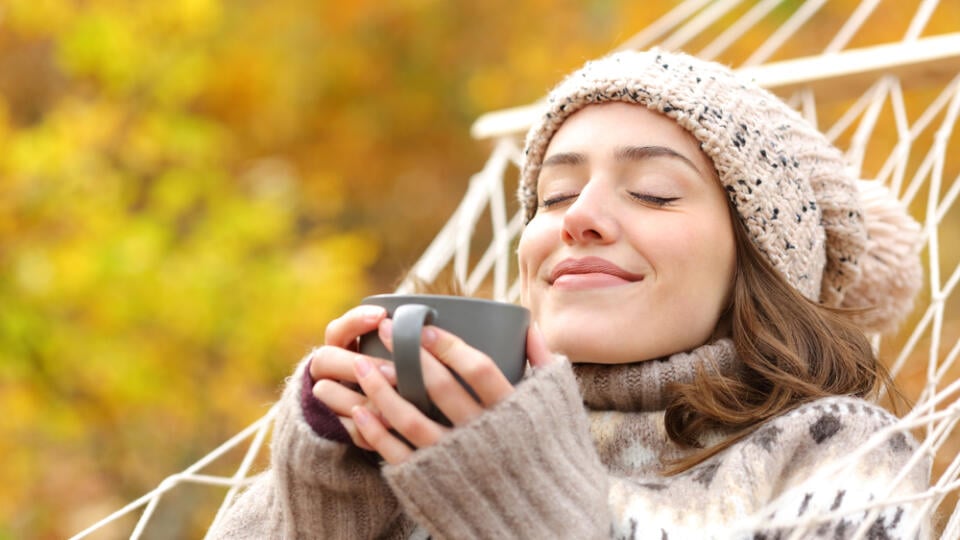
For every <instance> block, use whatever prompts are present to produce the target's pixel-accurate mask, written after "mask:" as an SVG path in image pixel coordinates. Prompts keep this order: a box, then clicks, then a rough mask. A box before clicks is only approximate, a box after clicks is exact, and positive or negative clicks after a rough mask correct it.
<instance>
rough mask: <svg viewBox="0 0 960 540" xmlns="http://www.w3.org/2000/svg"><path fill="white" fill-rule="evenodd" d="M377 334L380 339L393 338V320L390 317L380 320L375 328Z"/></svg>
mask: <svg viewBox="0 0 960 540" xmlns="http://www.w3.org/2000/svg"><path fill="white" fill-rule="evenodd" d="M377 334H378V335H379V336H380V340H381V341H384V342H387V341H390V340H391V339H392V338H393V321H391V320H390V319H384V320H382V321H380V326H379V328H377Z"/></svg>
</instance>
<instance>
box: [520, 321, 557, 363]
mask: <svg viewBox="0 0 960 540" xmlns="http://www.w3.org/2000/svg"><path fill="white" fill-rule="evenodd" d="M527 358H528V359H529V360H530V366H531V367H535V368H540V367H546V366H549V365H550V364H552V363H554V362H555V361H556V360H555V359H554V357H553V353H552V352H550V348H549V347H547V340H546V339H544V337H543V333H542V332H540V326H538V325H537V323H533V324H531V325H530V328H528V329H527Z"/></svg>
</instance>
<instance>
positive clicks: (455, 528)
mask: <svg viewBox="0 0 960 540" xmlns="http://www.w3.org/2000/svg"><path fill="white" fill-rule="evenodd" d="M384 475H385V476H386V478H387V481H388V482H389V484H390V486H391V487H392V488H393V491H394V493H395V494H396V495H397V497H398V498H399V500H400V501H401V503H402V505H403V508H404V510H405V511H406V512H407V513H408V514H409V515H410V516H411V517H412V518H413V519H414V520H415V521H417V522H418V523H420V524H421V525H423V526H424V527H425V528H426V529H427V530H428V531H429V532H430V533H431V536H432V537H433V538H458V539H459V538H580V539H590V538H605V537H607V536H608V534H609V530H610V511H609V508H608V505H607V489H608V485H607V471H606V470H605V468H604V466H603V464H602V463H601V462H600V458H599V456H598V455H597V452H596V450H595V448H594V445H593V442H592V439H591V437H590V432H589V425H588V421H587V416H586V414H585V412H584V408H583V405H582V398H581V397H580V393H579V390H578V388H577V384H576V380H575V379H574V377H573V373H572V371H571V369H570V365H569V363H567V362H557V363H555V364H552V365H551V366H548V367H546V368H543V369H541V370H538V371H537V372H535V373H534V375H533V376H531V377H529V378H527V379H525V380H524V381H523V382H521V383H520V384H519V385H518V386H517V389H516V391H515V392H514V393H513V394H512V395H511V396H510V397H508V398H507V399H505V400H504V401H503V402H501V403H499V404H497V405H496V406H495V407H493V408H492V409H490V410H489V411H487V412H486V413H485V414H483V415H482V416H481V417H479V418H478V419H476V420H475V421H473V422H472V423H470V424H468V425H466V426H461V427H459V428H457V429H455V430H453V431H452V432H450V433H449V434H448V435H447V436H446V437H444V439H443V440H441V441H440V442H439V443H438V444H436V445H434V446H431V447H428V448H423V449H420V450H418V451H417V452H415V453H414V455H413V457H411V459H410V460H408V461H406V462H404V463H402V464H399V465H392V466H388V467H386V468H385V469H384Z"/></svg>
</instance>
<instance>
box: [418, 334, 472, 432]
mask: <svg viewBox="0 0 960 540" xmlns="http://www.w3.org/2000/svg"><path fill="white" fill-rule="evenodd" d="M420 365H421V369H422V370H423V384H424V386H426V388H427V395H429V396H430V400H431V401H432V402H433V403H434V404H435V405H436V406H437V408H438V409H440V411H441V412H443V414H444V416H446V417H447V418H448V419H449V420H450V421H451V422H453V424H454V425H457V426H459V425H463V424H466V423H467V422H469V421H471V420H473V419H474V418H476V417H478V416H480V415H481V414H483V406H482V405H481V404H480V403H478V402H477V400H476V398H474V397H473V396H472V395H470V393H469V392H467V389H466V388H464V387H463V385H462V384H460V381H458V380H457V379H456V378H455V377H454V376H453V373H452V372H451V371H450V369H449V368H447V366H445V365H443V364H441V363H440V361H439V360H437V359H436V358H434V357H433V355H432V354H430V353H429V352H427V351H426V350H424V349H421V350H420Z"/></svg>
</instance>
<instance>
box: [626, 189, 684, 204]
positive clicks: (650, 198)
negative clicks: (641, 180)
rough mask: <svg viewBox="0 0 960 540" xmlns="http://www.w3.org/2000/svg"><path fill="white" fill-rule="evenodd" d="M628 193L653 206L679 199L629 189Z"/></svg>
mask: <svg viewBox="0 0 960 540" xmlns="http://www.w3.org/2000/svg"><path fill="white" fill-rule="evenodd" d="M629 193H630V196H631V197H633V198H634V199H636V200H638V201H640V202H643V203H646V204H650V205H653V206H667V205H669V204H670V203H672V202H674V201H676V200H679V199H680V197H657V196H656V195H649V194H646V193H637V192H634V191H630V192H629Z"/></svg>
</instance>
